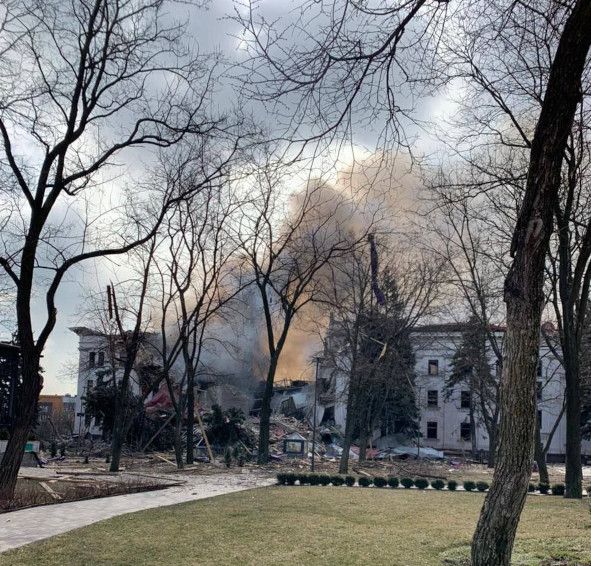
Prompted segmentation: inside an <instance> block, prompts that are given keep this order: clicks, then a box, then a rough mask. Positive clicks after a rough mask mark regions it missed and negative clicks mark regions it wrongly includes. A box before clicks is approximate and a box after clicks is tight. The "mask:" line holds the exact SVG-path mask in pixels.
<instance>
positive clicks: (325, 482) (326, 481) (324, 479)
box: [318, 474, 330, 485]
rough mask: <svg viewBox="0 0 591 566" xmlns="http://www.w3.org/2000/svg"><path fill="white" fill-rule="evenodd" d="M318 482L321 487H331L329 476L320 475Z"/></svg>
mask: <svg viewBox="0 0 591 566" xmlns="http://www.w3.org/2000/svg"><path fill="white" fill-rule="evenodd" d="M318 482H319V483H320V485H330V476H329V475H327V474H320V475H319V476H318Z"/></svg>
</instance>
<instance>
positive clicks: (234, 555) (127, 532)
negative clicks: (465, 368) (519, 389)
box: [0, 487, 591, 566]
mask: <svg viewBox="0 0 591 566" xmlns="http://www.w3.org/2000/svg"><path fill="white" fill-rule="evenodd" d="M482 499H483V495H482V494H478V493H449V492H434V491H427V492H421V491H417V490H411V491H408V490H402V489H398V490H390V489H375V488H369V489H360V488H346V487H291V488H289V487H273V488H266V489H257V490H253V491H247V492H242V493H235V494H231V495H226V496H222V497H216V498H213V499H206V500H202V501H196V502H193V503H185V504H182V505H177V506H173V507H165V508H161V509H156V510H150V511H142V512H140V513H134V514H132V515H125V516H121V517H117V518H115V519H110V520H108V521H104V522H101V523H97V524H95V525H92V526H89V527H85V528H83V529H79V530H77V531H73V532H71V533H68V534H65V535H61V536H58V537H54V538H52V539H49V540H47V541H44V542H40V543H37V544H34V545H29V546H27V547H24V548H21V549H17V550H15V551H12V552H9V553H7V554H1V555H0V564H1V565H8V564H11V565H12V564H27V565H32V564H35V565H49V564H51V565H56V564H59V565H69V564H71V565H83V564H84V565H94V564H158V565H167V564H180V565H185V564H198V565H204V564H227V565H230V564H231V565H242V564H252V565H255V564H256V565H257V566H265V565H277V564H285V565H298V564H305V565H307V566H311V565H316V564H330V565H335V566H337V565H339V566H341V565H346V564H363V565H366V564H371V565H375V564H384V565H386V564H387V565H391V566H393V565H400V566H414V565H417V566H419V565H436V564H450V565H452V564H453V565H460V564H465V557H466V556H467V552H468V546H467V545H468V544H469V541H470V536H471V534H472V530H473V528H474V524H475V521H476V518H477V516H478V512H479V509H480V505H481V503H482ZM549 559H553V560H551V561H550V560H549ZM558 559H567V560H568V561H567V562H559V564H561V565H562V564H569V565H571V564H572V565H574V564H576V565H577V566H579V565H591V514H590V513H589V509H588V504H587V501H583V502H581V501H567V500H564V499H562V498H560V497H552V496H547V497H543V496H530V497H528V502H527V505H526V509H525V512H524V515H523V520H522V522H521V525H520V529H519V534H518V542H517V549H516V553H515V562H514V563H515V564H519V565H523V564H527V565H530V564H531V565H533V564H536V565H539V564H544V565H545V566H546V565H550V564H554V563H555V562H554V560H558Z"/></svg>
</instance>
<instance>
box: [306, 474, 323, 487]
mask: <svg viewBox="0 0 591 566" xmlns="http://www.w3.org/2000/svg"><path fill="white" fill-rule="evenodd" d="M308 482H309V483H310V485H320V476H319V475H318V474H308Z"/></svg>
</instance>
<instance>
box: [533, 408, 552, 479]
mask: <svg viewBox="0 0 591 566" xmlns="http://www.w3.org/2000/svg"><path fill="white" fill-rule="evenodd" d="M534 459H535V461H536V464H537V465H538V474H539V476H540V483H545V484H547V485H550V476H549V475H548V466H547V465H546V453H545V452H544V447H543V446H542V432H541V430H540V421H539V419H537V422H536V439H535V452H534Z"/></svg>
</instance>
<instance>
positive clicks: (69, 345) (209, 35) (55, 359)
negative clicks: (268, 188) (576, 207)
mask: <svg viewBox="0 0 591 566" xmlns="http://www.w3.org/2000/svg"><path fill="white" fill-rule="evenodd" d="M293 5H294V2H292V1H286V0H268V1H267V2H262V3H261V4H260V7H261V8H262V9H263V10H265V15H266V16H267V17H268V18H269V19H272V18H273V17H277V16H278V15H281V13H282V12H287V10H288V9H289V8H291V7H293ZM178 10H179V12H178V16H179V18H181V19H182V18H184V17H185V16H187V17H188V19H189V27H190V33H191V35H192V36H194V37H195V38H196V40H197V41H198V43H199V46H200V50H201V51H202V52H211V51H213V50H220V51H221V52H222V53H224V54H225V55H226V57H227V58H228V59H230V60H233V59H235V55H236V53H238V52H239V49H240V40H239V39H237V36H240V34H241V28H240V26H239V24H238V23H236V22H234V21H231V20H229V19H228V18H227V16H228V15H229V14H230V13H231V12H232V10H233V1H232V0H214V1H212V2H211V3H210V5H209V9H207V10H202V9H197V8H194V7H189V6H187V5H183V4H179V5H178ZM219 94H220V97H221V100H220V102H221V105H223V104H224V103H225V102H227V101H228V99H230V98H232V97H233V94H232V90H231V88H230V87H222V89H221V91H220V93H219ZM448 108H449V102H448V100H447V98H446V97H444V96H440V97H438V98H432V99H429V100H426V101H424V102H423V103H422V104H421V108H420V109H419V115H420V116H421V117H422V118H434V117H435V116H437V115H440V114H442V113H443V112H446V111H447V110H448ZM259 112H260V111H259ZM260 118H261V120H266V116H264V115H261V116H260ZM414 133H415V134H416V136H417V148H416V149H417V150H418V151H419V152H425V151H429V150H430V148H431V147H432V145H433V140H432V139H431V138H430V137H429V135H427V134H425V133H424V132H419V131H415V132H414ZM358 136H359V137H357V138H356V139H355V142H356V143H358V144H360V145H364V146H366V147H367V146H370V145H371V144H372V142H374V141H375V140H374V139H373V137H372V136H373V133H372V132H370V131H369V130H364V131H363V132H360V133H358ZM108 278H109V274H108V273H106V272H105V270H104V267H100V266H99V265H97V264H93V263H86V264H84V265H83V266H82V267H80V268H78V269H77V270H75V271H72V272H71V273H70V274H69V277H68V279H67V280H65V281H64V283H63V284H62V286H61V288H60V291H59V293H58V296H57V304H58V322H57V325H56V327H55V330H54V332H53V333H52V335H51V337H50V339H49V341H48V343H47V346H46V348H45V353H44V358H43V361H42V364H43V367H44V369H45V376H44V391H43V392H44V393H48V394H53V393H75V391H76V376H75V372H74V371H72V370H73V369H75V368H76V367H77V356H78V349H77V348H78V343H77V342H78V339H77V336H76V335H74V334H73V333H72V332H70V331H69V327H71V326H76V325H78V324H79V323H80V316H79V314H77V313H79V312H80V310H81V302H82V300H83V295H84V291H85V290H87V289H90V288H92V289H96V288H102V287H103V286H104V285H106V282H107V280H108ZM42 299H43V297H39V299H38V300H37V302H36V303H35V305H34V317H35V318H36V319H37V320H41V317H42V316H43V317H44V304H43V301H42ZM2 337H3V338H6V337H7V336H6V334H4V335H3V336H2Z"/></svg>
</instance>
